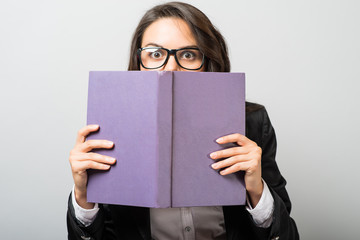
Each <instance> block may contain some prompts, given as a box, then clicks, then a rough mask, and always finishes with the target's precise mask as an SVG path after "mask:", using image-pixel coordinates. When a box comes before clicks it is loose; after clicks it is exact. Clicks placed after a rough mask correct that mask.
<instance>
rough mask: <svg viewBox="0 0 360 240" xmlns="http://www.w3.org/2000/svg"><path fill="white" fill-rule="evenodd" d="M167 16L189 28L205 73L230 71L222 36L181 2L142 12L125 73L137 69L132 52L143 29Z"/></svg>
mask: <svg viewBox="0 0 360 240" xmlns="http://www.w3.org/2000/svg"><path fill="white" fill-rule="evenodd" d="M168 17H175V18H180V19H182V20H184V21H185V22H186V23H187V24H188V25H189V27H190V29H191V31H192V33H193V35H194V37H195V39H196V42H197V44H198V47H199V49H200V51H201V52H203V53H204V55H205V71H206V72H230V60H229V56H228V50H227V46H226V43H225V40H224V38H223V36H222V35H221V34H220V32H219V31H218V30H217V29H216V28H215V27H214V25H213V24H212V23H211V22H210V20H209V19H208V17H207V16H206V15H205V14H204V13H203V12H201V11H200V10H199V9H197V8H195V7H194V6H192V5H190V4H187V3H182V2H169V3H165V4H161V5H157V6H155V7H153V8H151V9H150V10H148V11H147V12H146V13H145V15H144V16H143V17H142V19H141V20H140V22H139V25H138V26H137V28H136V30H135V33H134V35H133V38H132V42H131V48H130V60H129V67H128V70H139V69H140V62H139V59H138V58H137V55H136V53H137V49H138V48H140V47H141V42H142V38H143V35H144V32H145V30H146V28H147V27H148V26H149V25H150V24H152V23H153V22H155V21H156V20H158V19H160V18H168Z"/></svg>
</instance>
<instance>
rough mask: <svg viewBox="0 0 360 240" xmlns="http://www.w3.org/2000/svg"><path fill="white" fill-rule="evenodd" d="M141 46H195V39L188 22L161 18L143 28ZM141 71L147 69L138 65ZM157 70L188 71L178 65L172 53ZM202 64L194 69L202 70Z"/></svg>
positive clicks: (171, 47) (173, 47)
mask: <svg viewBox="0 0 360 240" xmlns="http://www.w3.org/2000/svg"><path fill="white" fill-rule="evenodd" d="M141 47H142V48H143V47H163V48H167V49H179V48H184V47H197V44H196V40H195V37H194V35H193V34H192V32H191V30H190V28H189V26H188V24H187V23H186V22H185V21H184V20H182V19H180V18H161V19H159V20H156V21H155V22H153V23H152V24H150V25H149V27H148V28H147V29H146V30H145V32H144V35H143V39H142V43H141ZM140 70H141V71H145V70H148V69H145V68H143V67H142V66H140ZM154 70H158V71H189V70H186V69H184V68H182V67H180V66H179V65H178V64H177V63H176V60H175V57H174V55H171V56H170V57H169V60H168V61H167V63H166V64H165V65H164V66H162V67H161V68H158V69H154ZM203 70H204V66H203V67H202V68H201V69H199V70H196V71H198V72H200V71H203Z"/></svg>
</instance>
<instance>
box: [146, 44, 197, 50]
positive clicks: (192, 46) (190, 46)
mask: <svg viewBox="0 0 360 240" xmlns="http://www.w3.org/2000/svg"><path fill="white" fill-rule="evenodd" d="M149 46H154V47H162V48H163V46H161V45H159V44H157V43H148V44H146V45H145V46H144V47H149ZM181 48H198V46H197V45H188V46H183V47H180V48H178V49H181Z"/></svg>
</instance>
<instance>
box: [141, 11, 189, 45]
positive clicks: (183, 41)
mask: <svg viewBox="0 0 360 240" xmlns="http://www.w3.org/2000/svg"><path fill="white" fill-rule="evenodd" d="M153 44H156V45H159V46H162V47H165V48H169V49H175V48H182V47H186V46H194V45H196V40H195V37H194V35H193V34H192V32H191V29H190V27H189V26H188V24H187V23H186V22H185V21H184V20H182V19H180V18H160V19H158V20H156V21H155V22H153V23H152V24H150V25H149V26H148V27H147V28H146V30H145V32H144V35H143V39H142V43H141V47H145V46H148V45H153Z"/></svg>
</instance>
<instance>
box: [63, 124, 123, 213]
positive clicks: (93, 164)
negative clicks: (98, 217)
mask: <svg viewBox="0 0 360 240" xmlns="http://www.w3.org/2000/svg"><path fill="white" fill-rule="evenodd" d="M97 130H99V125H88V126H86V127H83V128H82V129H80V130H79V132H78V134H77V139H76V144H75V146H74V148H73V149H72V150H71V151H70V156H69V161H70V165H71V171H72V175H73V178H74V184H75V199H76V202H77V203H78V204H79V205H80V206H81V207H83V208H87V209H90V208H93V207H94V204H92V203H88V202H87V198H86V185H87V171H86V170H87V169H90V168H91V169H98V170H108V169H109V168H110V165H112V164H114V163H115V161H116V160H115V158H112V157H109V156H105V155H101V154H98V153H93V152H89V151H91V150H92V149H95V148H107V149H110V148H112V147H113V146H114V143H113V142H111V141H107V140H87V141H86V137H87V135H89V133H91V132H95V131H97Z"/></svg>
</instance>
